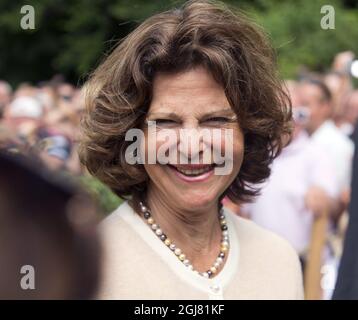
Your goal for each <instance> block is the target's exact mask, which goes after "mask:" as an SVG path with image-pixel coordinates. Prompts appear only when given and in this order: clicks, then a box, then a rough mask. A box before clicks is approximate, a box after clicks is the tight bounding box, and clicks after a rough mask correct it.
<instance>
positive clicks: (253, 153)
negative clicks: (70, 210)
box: [80, 1, 291, 203]
mask: <svg viewBox="0 0 358 320" xmlns="http://www.w3.org/2000/svg"><path fill="white" fill-rule="evenodd" d="M199 65H200V66H204V67H205V68H206V69H207V70H208V71H209V72H210V73H211V75H212V76H213V77H214V79H215V80H216V81H217V82H218V83H219V84H221V85H222V87H223V89H224V90H225V93H226V96H227V98H228V101H229V102H230V105H231V107H232V108H233V110H234V111H235V113H236V114H237V116H238V121H239V125H240V126H241V128H242V130H243V133H244V141H245V149H244V158H243V163H242V166H241V169H240V172H239V174H238V176H237V177H236V178H235V180H234V181H233V183H232V184H231V186H230V187H229V188H228V189H227V190H226V191H225V193H224V194H223V195H222V197H223V196H225V195H227V196H228V197H229V198H230V199H231V200H232V201H234V202H236V203H239V202H245V201H250V200H251V199H252V198H253V197H254V196H256V195H257V194H258V193H259V187H258V184H259V183H262V182H263V181H264V180H265V179H266V178H268V176H269V175H270V164H271V162H272V161H273V159H274V158H275V157H276V156H277V155H278V154H279V153H280V151H281V149H282V147H283V146H284V143H285V141H287V139H286V138H284V137H285V136H286V135H289V134H290V131H291V105H290V101H289V98H288V96H287V94H286V93H285V91H284V90H283V87H282V83H281V81H280V80H279V77H278V74H277V68H276V58H275V52H274V50H273V49H272V47H271V45H270V42H269V41H268V38H267V36H266V35H265V33H264V32H263V30H262V29H261V28H260V27H258V26H257V25H255V23H254V22H252V21H251V20H250V19H248V18H247V17H245V16H244V15H243V14H241V13H240V12H237V11H235V10H234V9H229V8H228V7H227V6H226V5H224V4H222V3H219V2H213V1H188V2H186V3H185V4H184V5H183V6H182V7H180V8H178V9H172V10H170V11H166V12H163V13H159V14H156V15H154V16H152V17H150V18H148V19H147V20H146V21H144V22H143V23H142V24H141V25H139V26H138V27H137V28H136V29H135V30H134V31H133V32H132V33H130V34H129V35H128V36H127V37H126V38H124V39H123V40H122V41H121V42H120V43H119V44H118V46H117V47H116V48H115V49H114V50H113V51H112V53H111V54H110V55H108V56H107V57H106V58H105V59H104V61H103V62H102V64H101V65H100V66H99V67H98V68H97V69H96V70H95V71H94V73H93V74H92V75H91V77H90V79H89V81H88V82H87V84H86V112H85V114H84V117H83V120H82V132H83V135H82V141H81V144H80V158H81V161H82V163H83V164H84V165H85V166H86V167H87V169H88V170H89V172H90V173H91V174H93V175H94V176H96V177H98V178H99V179H100V180H101V181H102V182H104V183H106V184H107V185H109V186H110V187H111V188H112V190H113V191H114V192H115V193H116V194H117V195H119V196H120V197H122V198H129V196H135V195H138V194H142V195H143V192H145V190H146V186H147V182H148V175H147V173H146V171H145V169H144V166H143V165H142V164H137V165H130V164H128V163H126V161H125V157H124V155H125V150H126V148H127V146H128V145H129V144H131V143H132V142H129V141H125V134H126V132H127V130H129V129H131V128H141V127H142V124H143V121H144V117H145V115H146V113H147V111H148V108H149V105H150V102H151V98H152V85H153V79H154V77H155V75H156V73H157V72H168V73H177V72H181V71H186V70H189V69H191V68H194V67H196V66H199Z"/></svg>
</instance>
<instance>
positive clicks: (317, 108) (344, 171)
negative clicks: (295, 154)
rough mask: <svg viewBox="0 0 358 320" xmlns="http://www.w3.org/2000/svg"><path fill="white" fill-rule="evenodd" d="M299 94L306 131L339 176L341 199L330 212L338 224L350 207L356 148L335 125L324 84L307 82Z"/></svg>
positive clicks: (303, 84) (315, 80) (329, 94)
mask: <svg viewBox="0 0 358 320" xmlns="http://www.w3.org/2000/svg"><path fill="white" fill-rule="evenodd" d="M298 90H299V96H300V99H301V103H302V105H303V106H305V108H306V109H307V111H308V113H309V116H308V120H307V122H306V124H305V129H306V131H307V133H308V134H309V136H310V137H311V139H312V141H314V142H315V143H316V144H317V145H319V146H320V148H321V149H322V150H324V152H325V154H326V157H327V158H329V159H331V160H332V163H333V166H334V171H335V172H336V175H337V188H338V192H339V196H338V200H337V202H336V204H335V207H334V208H333V209H332V212H331V213H332V218H334V219H335V220H337V219H338V218H339V217H340V216H341V214H342V213H343V212H344V211H345V210H346V208H347V206H348V201H349V190H350V180H351V164H352V158H353V151H354V145H353V142H352V141H351V140H350V139H349V138H347V137H346V136H345V135H344V134H343V133H342V132H341V131H340V130H339V129H338V128H337V127H336V125H335V123H334V122H333V120H332V115H333V107H332V95H331V93H330V91H329V89H328V88H327V86H326V85H325V84H324V83H323V82H322V81H320V80H318V79H309V78H307V79H305V80H303V81H302V82H301V83H300V85H299V88H298Z"/></svg>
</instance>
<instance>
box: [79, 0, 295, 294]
mask: <svg viewBox="0 0 358 320" xmlns="http://www.w3.org/2000/svg"><path fill="white" fill-rule="evenodd" d="M86 104H87V112H86V114H85V117H84V119H83V123H82V128H83V140H82V144H81V151H80V156H81V159H82V161H83V163H84V164H85V165H86V166H87V168H88V170H89V171H90V172H91V173H92V174H93V175H95V176H97V177H98V178H99V179H101V180H102V181H103V182H105V183H107V184H108V185H109V186H110V187H111V188H112V189H113V190H114V191H115V192H116V193H117V194H118V195H119V196H121V197H123V198H126V199H127V201H125V202H124V203H123V204H122V205H121V206H120V207H119V208H118V209H117V210H116V211H115V212H114V213H113V214H112V215H111V216H110V217H109V218H107V219H106V221H104V222H103V223H102V225H101V230H102V235H103V240H104V247H105V248H104V251H105V255H104V260H105V261H104V273H103V279H102V289H101V292H100V295H99V297H100V298H119V299H131V298H132V299H161V298H165V299H184V298H185V299H207V298H214V299H217V298H219V299H220V298H221V299H239V298H244V299H245V298H246V299H250V298H252V299H255V298H267V299H275V298H276V299H296V298H301V297H302V284H301V273H300V267H299V263H298V259H297V256H296V254H295V252H294V251H293V249H292V248H291V247H290V246H289V245H288V244H286V243H285V242H284V241H283V240H281V239H279V238H277V237H276V236H274V235H273V234H271V233H269V232H267V231H264V230H262V229H260V228H259V227H257V226H255V225H254V224H253V223H251V222H249V221H245V220H243V219H240V218H238V217H236V216H234V215H233V214H232V213H231V212H230V211H229V210H227V209H226V208H223V207H222V204H221V200H222V199H223V197H225V196H227V197H229V198H230V199H231V200H232V201H234V202H236V203H240V202H243V201H249V200H251V199H253V198H254V197H255V195H257V194H258V192H259V188H258V187H257V185H258V184H259V183H261V182H263V181H264V180H265V179H266V178H267V177H268V176H269V174H270V169H269V165H270V164H271V162H272V160H273V159H274V158H275V157H276V156H277V155H278V154H279V152H280V151H281V149H282V147H283V144H284V141H287V135H289V134H290V121H291V110H290V107H288V106H289V105H290V103H289V100H288V98H287V96H286V95H285V93H284V92H283V91H282V88H281V83H280V81H279V79H278V77H277V73H276V67H275V62H274V53H273V51H272V49H271V47H270V45H269V43H268V41H267V39H266V37H265V35H264V34H263V32H262V31H261V30H260V29H259V28H258V27H257V26H255V25H254V24H253V23H252V22H250V21H249V20H248V19H247V18H245V17H244V16H243V15H242V14H239V13H234V12H233V11H231V10H229V9H228V8H227V7H225V6H224V5H223V4H221V3H216V2H212V1H188V2H187V3H186V4H185V5H184V6H183V7H181V8H179V9H173V10H171V11H168V12H164V13H160V14H157V15H155V16H153V17H151V18H149V19H148V20H146V21H145V22H143V23H142V24H141V25H140V26H139V27H138V28H137V29H135V30H134V31H133V32H132V33H131V34H130V35H128V37H127V38H125V39H124V40H123V41H122V42H121V43H120V44H119V45H118V47H117V48H116V49H115V50H114V51H113V52H112V53H111V54H110V55H109V56H108V57H106V59H105V60H104V62H103V63H102V64H101V65H100V66H99V67H98V69H97V70H96V71H95V72H94V74H93V75H92V77H91V79H90V80H89V82H88V84H87V102H86ZM152 122H155V123H156V129H155V130H154V131H151V130H150V128H151V127H150V123H152ZM130 129H140V130H142V132H143V139H142V141H140V144H141V148H143V149H145V151H146V153H145V154H146V155H148V154H154V155H157V154H158V153H161V152H162V151H163V150H164V153H166V152H167V151H168V152H169V150H173V149H174V150H176V151H177V152H176V153H175V155H176V156H175V157H169V162H168V163H165V164H163V163H161V162H159V161H155V162H150V161H148V160H149V159H148V158H145V159H144V161H143V162H142V163H135V164H133V163H128V162H127V161H126V156H125V154H126V150H128V146H129V145H130V142H129V141H128V140H126V139H125V137H126V133H127V132H128V131H129V130H130ZM179 130H186V132H187V133H188V132H189V134H186V136H187V137H188V136H189V137H194V136H198V137H199V143H198V146H194V145H193V144H192V143H191V141H190V139H189V141H185V139H184V138H183V136H181V135H180V134H179V135H176V138H175V139H174V140H171V141H170V143H167V144H166V142H165V141H164V140H162V139H159V138H158V136H160V133H162V132H164V131H170V132H174V133H177V132H178V131H179ZM204 131H206V132H209V133H210V134H209V138H205V135H204V134H203V132H204ZM218 131H219V132H221V133H222V132H228V131H229V132H231V133H232V134H231V135H227V134H221V135H217V134H214V132H218ZM151 142H155V143H153V144H152V143H151ZM151 146H154V147H151ZM229 149H231V151H232V152H228V150H229ZM208 150H209V151H210V152H209V155H210V156H209V157H205V154H208V153H207V152H206V151H208ZM215 154H220V155H222V154H224V163H223V164H220V165H219V164H217V163H216V162H215ZM195 161H196V162H195ZM227 162H231V166H230V170H229V171H227V172H226V173H225V174H216V171H215V169H218V167H220V166H221V165H225V163H227Z"/></svg>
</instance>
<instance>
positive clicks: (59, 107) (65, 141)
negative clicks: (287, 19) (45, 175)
mask: <svg viewBox="0 0 358 320" xmlns="http://www.w3.org/2000/svg"><path fill="white" fill-rule="evenodd" d="M83 107H84V106H83V99H82V93H81V90H80V89H78V88H76V87H74V86H73V85H72V84H69V83H66V82H65V81H63V79H62V78H61V76H55V77H54V78H53V79H52V80H50V81H47V82H41V83H39V84H38V85H37V86H34V85H31V84H28V83H22V84H20V85H19V86H18V87H17V88H15V89H13V88H12V87H11V86H10V84H9V83H7V82H6V81H0V148H1V149H6V150H7V151H10V152H14V153H21V154H33V155H37V156H38V157H40V159H41V160H43V162H44V163H46V164H47V165H48V167H49V168H51V169H56V170H66V171H69V172H71V173H72V174H74V175H78V174H80V173H81V171H82V169H81V166H80V163H79V159H78V156H77V153H76V146H77V141H78V134H79V122H80V118H81V112H82V110H83Z"/></svg>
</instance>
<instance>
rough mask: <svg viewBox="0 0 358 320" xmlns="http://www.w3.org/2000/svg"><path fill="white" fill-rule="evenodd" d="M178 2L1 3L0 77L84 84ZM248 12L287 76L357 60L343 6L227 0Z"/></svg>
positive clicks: (357, 23)
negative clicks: (121, 43) (26, 17)
mask: <svg viewBox="0 0 358 320" xmlns="http://www.w3.org/2000/svg"><path fill="white" fill-rule="evenodd" d="M183 2H184V1H181V0H176V1H175V0H171V1H168V0H152V1H148V0H96V1H91V0H36V1H30V2H26V3H24V2H23V1H20V0H1V2H0V54H1V58H0V78H3V79H7V80H9V81H10V82H11V83H12V84H15V85H16V84H18V83H20V82H22V81H31V82H37V81H40V80H46V79H48V78H50V77H51V76H53V75H54V74H56V73H62V74H64V75H65V76H66V77H67V79H68V80H71V81H72V82H74V83H77V82H78V81H80V82H82V81H83V80H84V78H85V77H86V75H87V74H88V73H89V72H91V70H93V69H94V68H95V66H96V65H98V63H99V62H100V60H101V59H102V57H103V53H104V52H108V51H109V50H110V48H112V47H113V46H114V45H115V43H116V42H117V41H118V40H119V39H121V38H123V37H125V36H126V35H127V34H128V33H129V32H130V31H131V30H133V28H135V26H136V25H137V24H138V23H140V22H141V21H143V20H144V19H145V18H147V17H148V16H150V15H152V14H154V13H156V12H159V11H163V10H167V9H169V8H171V7H173V6H174V5H180V4H181V3H183ZM225 2H227V3H229V4H230V5H233V6H235V7H238V8H240V9H243V10H245V11H246V12H248V13H249V14H250V15H251V16H252V17H253V18H254V19H255V20H256V21H257V22H258V23H259V24H261V25H262V26H263V27H264V28H265V30H267V32H268V33H269V34H270V36H271V38H272V41H273V43H274V46H275V47H276V48H277V51H278V57H279V64H280V67H281V70H282V73H283V75H284V76H286V77H293V76H294V75H295V73H296V72H297V68H299V67H300V66H301V65H306V66H308V67H309V68H311V69H315V70H324V69H326V68H328V67H329V64H330V62H331V61H332V59H333V57H334V55H335V54H336V53H337V52H339V51H343V50H352V51H354V52H355V53H356V54H357V55H358V41H357V39H358V8H357V7H355V8H354V7H353V6H352V8H348V7H347V5H348V4H350V3H353V2H351V1H347V0H345V1H344V3H345V4H344V3H343V0H329V1H326V0H317V1H311V0H296V1H295V0H286V1H280V0H254V1H249V0H245V1H243V0H227V1H225ZM24 4H30V5H33V6H34V8H35V12H36V28H35V30H22V29H21V28H20V20H21V17H22V15H21V14H20V8H21V6H23V5H24ZM324 4H330V5H333V6H334V8H335V12H336V15H335V16H336V23H335V25H336V29H334V30H323V29H321V27H320V21H321V18H322V16H323V15H322V14H321V13H320V8H321V6H322V5H324Z"/></svg>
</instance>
